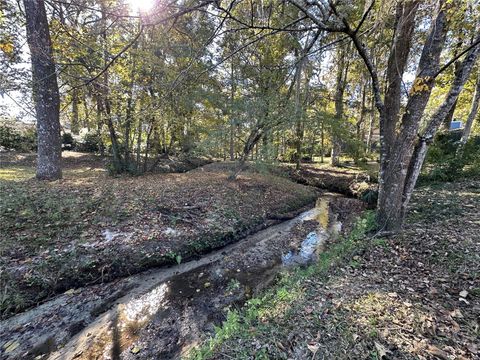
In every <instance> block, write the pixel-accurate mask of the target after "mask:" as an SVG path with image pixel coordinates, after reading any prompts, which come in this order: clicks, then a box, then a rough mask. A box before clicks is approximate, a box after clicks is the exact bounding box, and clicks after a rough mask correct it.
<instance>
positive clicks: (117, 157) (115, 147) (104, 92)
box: [100, 1, 125, 172]
mask: <svg viewBox="0 0 480 360" xmlns="http://www.w3.org/2000/svg"><path fill="white" fill-rule="evenodd" d="M100 8H101V14H102V21H101V26H102V30H101V37H102V45H103V66H105V67H107V66H108V63H109V54H108V51H107V24H106V8H105V2H104V1H101V3H100ZM102 80H103V83H102V84H101V98H102V100H101V103H102V110H103V114H104V115H105V120H106V121H105V122H106V124H107V127H108V133H109V135H110V141H111V143H112V155H113V165H114V168H115V171H117V172H122V171H124V170H125V168H124V164H123V161H122V155H121V154H120V147H119V144H118V137H117V133H116V131H115V126H114V125H113V121H112V109H111V104H110V87H109V85H110V84H109V71H108V69H107V70H105V71H104V73H103V77H102Z"/></svg>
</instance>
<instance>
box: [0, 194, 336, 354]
mask: <svg viewBox="0 0 480 360" xmlns="http://www.w3.org/2000/svg"><path fill="white" fill-rule="evenodd" d="M332 203H333V204H337V205H335V206H337V208H338V207H339V205H338V204H339V203H341V201H340V202H339V201H337V200H335V201H333V202H332ZM328 209H332V205H329V204H327V201H326V199H323V200H322V201H320V202H319V203H318V206H317V207H316V208H315V209H313V210H310V211H307V212H305V213H303V214H301V215H300V216H298V217H296V218H294V219H292V220H289V221H285V222H282V223H280V224H278V225H274V226H271V227H269V228H267V229H265V230H262V231H260V232H257V233H256V234H253V235H251V236H249V237H247V238H245V239H244V240H242V241H241V242H238V243H236V244H233V245H230V246H228V247H226V248H224V249H222V250H219V251H216V252H213V253H211V254H209V255H206V256H204V257H202V258H201V259H199V260H193V261H190V262H188V263H184V264H180V265H177V266H174V267H171V268H169V269H158V270H149V271H147V272H145V273H142V274H139V275H135V276H131V277H129V278H125V279H122V280H118V281H115V282H112V283H109V284H100V285H95V286H90V287H87V288H80V289H77V290H72V291H68V292H66V293H65V294H63V295H60V296H58V297H56V298H55V299H53V300H50V301H48V302H47V303H45V304H43V305H41V306H39V307H37V308H35V309H32V310H30V311H27V312H25V313H22V314H19V315H16V316H14V317H12V318H10V319H8V320H5V321H3V322H2V323H1V332H0V344H1V356H2V358H8V359H16V358H24V359H28V358H34V357H36V356H37V357H38V356H39V357H38V358H47V355H48V354H50V355H49V357H50V358H52V359H72V358H79V359H91V358H104V359H108V358H124V359H128V358H161V359H169V358H171V359H174V358H178V357H179V355H180V353H182V352H184V351H185V350H186V349H188V348H190V347H191V346H192V345H194V344H196V343H197V342H198V341H200V340H201V339H202V338H203V337H204V336H205V334H208V333H209V332H211V331H212V330H213V325H214V324H219V323H220V322H221V321H222V320H223V319H224V314H225V312H224V309H225V308H226V307H227V306H230V305H233V304H241V303H242V302H243V301H244V300H245V299H246V298H248V297H250V296H251V295H252V294H255V293H257V292H258V291H260V290H261V289H262V288H263V287H265V286H268V284H269V283H270V282H271V281H272V279H274V277H275V274H276V273H277V272H278V271H280V270H281V269H282V265H281V263H282V257H283V258H284V259H285V256H287V255H288V254H291V255H292V256H293V257H297V260H298V261H295V263H296V264H301V263H302V261H303V260H301V259H300V258H301V254H302V251H303V250H305V248H304V246H303V247H302V245H305V244H304V242H305V240H306V239H307V238H310V239H311V238H312V236H313V235H312V234H315V236H316V237H317V240H318V243H317V244H316V245H314V246H313V247H314V248H315V251H314V252H312V253H311V257H310V258H309V257H308V256H307V257H306V258H305V262H308V261H311V260H313V259H314V258H315V256H316V253H317V249H319V248H321V246H322V244H323V243H324V242H325V241H326V239H327V238H328V236H329V234H331V233H332V232H335V231H338V226H339V225H338V222H337V221H336V219H335V216H332V212H331V210H328ZM309 245H310V246H311V245H312V243H311V242H309ZM317 245H318V246H317ZM303 252H305V251H303ZM299 257H300V258H299ZM55 351H56V352H55Z"/></svg>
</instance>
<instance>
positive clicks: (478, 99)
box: [460, 71, 480, 146]
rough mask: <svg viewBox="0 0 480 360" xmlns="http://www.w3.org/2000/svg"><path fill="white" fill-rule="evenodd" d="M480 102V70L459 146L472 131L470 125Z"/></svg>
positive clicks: (466, 139)
mask: <svg viewBox="0 0 480 360" xmlns="http://www.w3.org/2000/svg"><path fill="white" fill-rule="evenodd" d="M479 103H480V71H479V72H478V75H477V83H476V86H475V94H474V95H473V99H472V106H471V107H470V113H469V114H468V118H467V122H466V123H465V128H464V129H463V133H462V138H461V139H460V146H464V145H465V144H466V143H467V141H468V138H469V137H470V133H471V132H472V125H473V122H474V121H475V118H476V117H477V114H478V105H479Z"/></svg>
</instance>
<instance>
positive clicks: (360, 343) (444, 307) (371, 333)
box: [192, 180, 480, 360]
mask: <svg viewBox="0 0 480 360" xmlns="http://www.w3.org/2000/svg"><path fill="white" fill-rule="evenodd" d="M479 209H480V181H474V180H465V181H461V182H457V183H444V184H436V185H430V186H423V187H421V188H419V189H418V190H416V191H415V196H414V198H413V200H412V204H411V210H410V213H409V216H408V221H407V224H406V228H405V230H404V232H403V233H401V234H398V235H395V236H392V237H390V238H378V237H375V236H374V235H372V234H368V233H365V235H362V234H363V233H364V230H365V226H363V228H362V227H361V228H360V229H359V228H358V226H357V228H356V229H354V230H353V231H352V232H351V233H350V235H348V236H345V237H343V238H342V239H341V240H340V241H338V242H337V243H335V244H333V245H330V246H329V248H328V249H327V250H326V251H325V252H324V253H323V254H322V256H321V258H320V261H319V262H318V263H317V264H316V265H312V266H311V267H309V268H307V269H299V270H297V271H296V272H293V273H290V274H285V275H284V276H283V277H280V278H279V280H278V282H277V284H276V285H275V286H274V287H273V288H271V289H270V290H269V291H267V292H266V293H265V294H264V295H263V296H260V297H256V298H254V299H252V300H250V301H248V302H247V303H246V305H245V307H244V308H242V309H241V310H240V311H233V312H232V313H230V316H228V317H227V320H226V321H225V323H224V324H223V326H222V327H221V328H219V329H218V330H217V335H216V337H214V338H212V339H211V340H210V341H209V342H207V343H206V344H205V345H204V346H203V347H201V348H199V350H198V351H197V352H196V353H194V355H192V357H193V358H195V359H206V358H209V359H211V358H213V359H232V358H235V359H445V360H446V359H479V358H480V352H479V349H480V324H479V321H480V235H479V234H480V217H479V212H478V211H479ZM370 216H371V215H370ZM365 221H366V219H364V220H363V221H362V222H360V224H363V223H364V222H365Z"/></svg>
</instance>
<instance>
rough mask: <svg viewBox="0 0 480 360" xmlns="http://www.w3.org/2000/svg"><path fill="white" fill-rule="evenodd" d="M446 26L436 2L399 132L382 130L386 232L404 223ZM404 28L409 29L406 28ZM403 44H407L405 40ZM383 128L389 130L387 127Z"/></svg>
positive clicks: (381, 200)
mask: <svg viewBox="0 0 480 360" xmlns="http://www.w3.org/2000/svg"><path fill="white" fill-rule="evenodd" d="M401 22H402V21H401ZM401 22H400V23H401ZM412 26H413V23H412ZM446 29H447V19H446V12H445V10H444V8H443V2H442V1H439V6H438V10H437V15H436V17H435V19H434V21H433V23H432V24H431V27H430V32H429V35H428V37H427V40H426V42H425V44H424V47H423V50H422V54H421V57H420V61H419V64H418V70H417V76H416V78H415V81H414V83H413V85H412V88H411V90H410V93H409V99H408V102H407V105H406V108H405V112H404V114H403V116H402V120H401V125H400V129H399V132H398V135H397V136H395V137H394V138H393V139H390V138H387V139H385V135H386V136H390V134H388V133H385V131H384V133H383V134H382V132H381V136H382V135H383V136H384V142H385V151H386V152H385V153H384V154H383V155H382V156H383V161H382V164H381V169H380V178H381V180H380V181H379V194H378V211H377V222H378V224H379V226H380V228H382V229H383V230H385V231H387V232H390V231H397V230H399V229H400V228H401V227H402V225H403V219H404V212H403V211H402V208H403V202H404V194H403V189H404V187H405V181H406V178H407V171H408V167H409V163H410V159H411V157H412V153H413V148H414V143H415V139H416V135H417V132H418V128H419V126H420V120H421V118H422V115H423V113H424V110H425V107H426V105H427V102H428V100H429V98H430V94H431V91H432V88H433V85H434V80H435V74H436V72H437V71H438V69H439V63H440V54H441V52H442V49H443V45H444V43H445V37H446ZM405 30H407V31H408V29H405ZM404 44H405V45H407V44H409V43H408V42H405V43H404ZM394 76H397V75H394ZM400 76H401V75H400ZM390 96H391V94H390V93H389V94H388V96H386V98H385V104H388V103H394V102H393V100H390V99H389V97H390ZM392 96H398V94H396V93H394V95H392ZM388 108H389V106H386V114H388V116H394V115H395V113H392V112H391V109H388ZM386 121H387V123H390V122H392V121H393V120H392V118H389V117H387V118H386ZM386 128H387V129H388V126H387V127H386ZM384 130H385V128H384Z"/></svg>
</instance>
